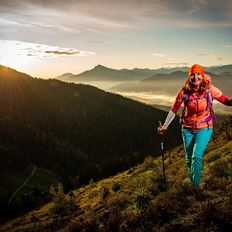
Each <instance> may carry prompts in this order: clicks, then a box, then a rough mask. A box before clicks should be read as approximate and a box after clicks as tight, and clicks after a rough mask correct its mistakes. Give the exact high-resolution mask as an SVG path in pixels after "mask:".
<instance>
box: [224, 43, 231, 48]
mask: <svg viewBox="0 0 232 232" xmlns="http://www.w3.org/2000/svg"><path fill="white" fill-rule="evenodd" d="M224 47H225V48H232V43H231V44H225V45H224Z"/></svg>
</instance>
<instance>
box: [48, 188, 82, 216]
mask: <svg viewBox="0 0 232 232" xmlns="http://www.w3.org/2000/svg"><path fill="white" fill-rule="evenodd" d="M50 194H51V195H52V197H53V203H54V206H53V208H52V209H51V213H52V215H53V217H55V218H57V217H58V218H61V217H64V216H67V215H70V214H72V213H73V212H74V211H75V210H77V209H78V208H79V207H78V206H77V205H76V203H75V197H74V195H73V194H72V193H70V194H69V195H68V196H65V195H64V190H63V186H62V184H61V183H59V184H58V186H57V189H55V188H54V187H53V186H51V187H50Z"/></svg>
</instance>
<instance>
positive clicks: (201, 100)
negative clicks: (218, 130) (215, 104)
mask: <svg viewBox="0 0 232 232" xmlns="http://www.w3.org/2000/svg"><path fill="white" fill-rule="evenodd" d="M204 81H205V82H207V84H208V86H209V91H210V93H211V96H212V98H213V99H216V100H218V101H219V102H221V103H223V104H225V103H226V102H227V101H228V100H229V98H228V97H227V96H225V95H224V94H223V93H222V91H221V90H219V89H218V88H216V87H215V86H213V85H212V84H211V78H210V76H209V75H208V74H205V75H204ZM188 96H189V98H188V102H185V108H184V112H183V115H182V119H183V127H184V128H189V129H202V128H206V127H209V126H212V125H213V120H212V119H210V120H209V121H208V122H206V121H205V118H207V117H208V116H209V114H210V113H211V112H210V108H209V107H208V102H207V99H206V98H205V97H204V96H205V91H194V90H192V91H189V92H188ZM184 98H185V92H184V88H181V89H180V90H179V91H178V93H177V95H176V100H175V102H174V104H173V106H172V108H171V110H172V111H173V112H174V113H177V112H178V110H179V109H180V106H181V104H182V103H183V101H184Z"/></svg>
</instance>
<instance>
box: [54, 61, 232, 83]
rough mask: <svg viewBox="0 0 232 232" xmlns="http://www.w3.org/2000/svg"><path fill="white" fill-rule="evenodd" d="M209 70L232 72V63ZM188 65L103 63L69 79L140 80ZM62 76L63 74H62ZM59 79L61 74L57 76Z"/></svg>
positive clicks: (209, 69)
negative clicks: (113, 65) (115, 65)
mask: <svg viewBox="0 0 232 232" xmlns="http://www.w3.org/2000/svg"><path fill="white" fill-rule="evenodd" d="M204 68H205V70H206V71H207V72H213V73H215V74H220V73H222V72H229V73H232V65H222V66H216V67H215V66H209V67H204ZM187 70H188V67H186V66H183V67H174V68H163V67H162V68H158V69H148V68H133V69H125V68H123V69H113V68H109V67H106V66H103V65H100V64H99V65H96V66H95V67H94V68H93V69H90V70H87V71H84V72H82V73H79V74H73V75H72V76H69V77H68V78H67V81H73V82H81V81H82V82H83V81H139V80H142V79H144V78H149V77H151V76H152V75H155V74H170V73H172V72H176V71H185V72H186V71H187ZM61 76H62V75H61ZM56 78H57V79H59V78H60V76H58V77H56Z"/></svg>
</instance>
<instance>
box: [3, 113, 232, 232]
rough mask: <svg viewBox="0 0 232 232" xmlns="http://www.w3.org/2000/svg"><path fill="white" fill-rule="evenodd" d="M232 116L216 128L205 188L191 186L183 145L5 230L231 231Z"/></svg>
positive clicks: (59, 197) (206, 159)
mask: <svg viewBox="0 0 232 232" xmlns="http://www.w3.org/2000/svg"><path fill="white" fill-rule="evenodd" d="M231 128H232V117H230V118H228V119H227V120H225V121H223V122H222V123H221V124H220V125H216V127H215V129H214V135H213V138H212V140H211V142H210V144H209V146H208V148H207V151H206V153H205V155H204V168H203V174H202V186H201V187H202V189H203V190H201V192H200V193H198V194H197V195H196V194H195V192H194V191H193V189H192V188H191V187H190V186H189V183H188V176H187V170H186V167H185V160H184V152H183V147H182V146H179V147H176V148H175V149H174V150H172V151H169V152H167V153H166V154H165V166H166V174H167V182H168V185H167V191H166V192H165V191H163V190H162V166H161V159H160V158H152V157H149V158H147V159H146V160H145V161H144V163H142V164H140V165H138V166H136V167H134V168H130V169H129V170H127V171H125V172H122V173H119V174H118V175H116V176H112V177H110V178H108V179H104V180H102V181H99V182H96V183H91V184H90V185H88V186H86V187H83V188H80V189H77V190H75V191H73V192H70V193H69V194H67V195H63V193H62V188H61V186H60V187H59V191H58V193H57V194H54V189H53V191H52V192H53V196H54V200H53V202H51V203H49V204H47V205H45V206H44V207H42V208H40V209H37V210H34V211H32V212H30V213H29V214H26V215H25V216H23V217H20V218H18V219H15V220H13V221H10V222H8V223H7V224H5V225H3V226H1V227H0V230H1V231H163V232H168V231H194V232H198V231H215V232H216V231H219V232H220V231H229V228H231V226H232V221H231V218H232V130H231Z"/></svg>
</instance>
